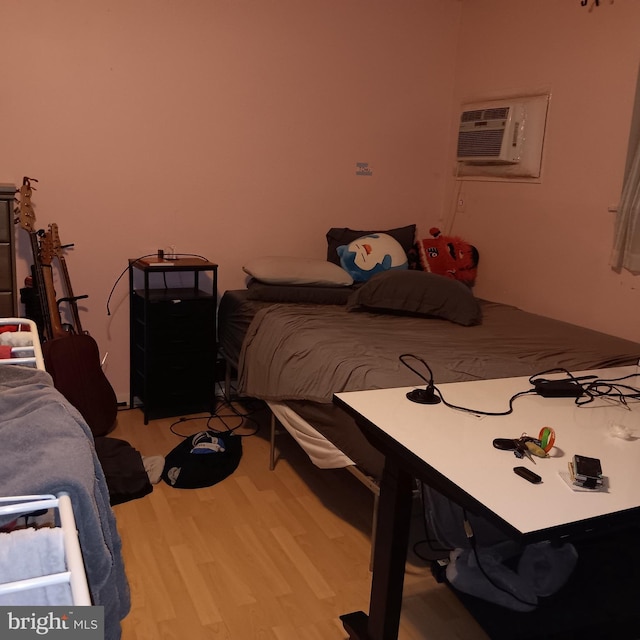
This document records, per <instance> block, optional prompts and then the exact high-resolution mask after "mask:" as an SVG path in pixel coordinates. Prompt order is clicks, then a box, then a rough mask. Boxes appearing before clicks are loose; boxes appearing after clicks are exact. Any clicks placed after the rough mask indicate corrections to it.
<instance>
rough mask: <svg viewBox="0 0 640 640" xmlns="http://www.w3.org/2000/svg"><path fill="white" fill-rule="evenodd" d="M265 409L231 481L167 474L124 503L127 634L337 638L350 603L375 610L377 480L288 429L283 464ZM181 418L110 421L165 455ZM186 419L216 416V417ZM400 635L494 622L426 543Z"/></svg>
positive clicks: (467, 631) (198, 424)
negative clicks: (471, 609) (197, 481)
mask: <svg viewBox="0 0 640 640" xmlns="http://www.w3.org/2000/svg"><path fill="white" fill-rule="evenodd" d="M225 413H226V412H225ZM256 417H257V418H258V420H259V422H260V423H261V424H262V427H261V429H260V430H259V432H258V434H257V435H255V436H252V437H245V438H244V439H243V458H242V460H241V462H240V465H239V467H238V469H237V470H236V471H235V472H234V473H233V474H232V475H231V476H229V477H228V478H227V479H225V480H224V481H222V482H221V483H219V484H216V485H214V486H212V487H208V488H204V489H186V490H185V489H174V488H171V487H170V486H169V485H167V484H165V483H164V482H162V481H161V482H160V483H159V484H157V485H155V486H154V490H153V492H152V493H151V494H149V495H148V496H145V497H144V498H141V499H139V500H133V501H131V502H127V503H124V504H121V505H117V506H116V507H114V511H115V513H116V518H117V521H118V529H119V531H120V535H121V537H122V541H123V548H124V558H125V565H126V571H127V575H128V578H129V582H130V586H131V599H132V608H131V613H130V614H129V615H128V616H127V618H126V619H125V620H124V622H123V640H143V639H144V640H151V639H153V640H158V639H167V640H169V639H174V638H175V639H176V640H184V639H185V638H188V639H189V640H201V639H202V640H204V639H205V638H206V639H221V640H222V639H224V640H245V639H246V640H252V639H254V638H255V639H259V640H332V639H334V638H335V639H340V638H346V634H345V632H344V630H343V628H342V625H341V623H340V620H339V616H340V615H341V614H343V613H348V612H351V611H356V610H364V611H367V610H368V597H369V588H370V580H371V574H370V572H369V553H370V532H371V517H372V505H373V497H372V494H371V493H370V491H369V490H368V489H366V488H365V487H364V486H363V485H362V484H361V483H360V482H358V480H356V479H355V478H354V477H353V476H352V475H351V474H350V473H348V472H347V471H345V470H320V469H318V468H316V467H315V466H314V465H313V464H312V463H311V462H310V461H309V459H308V458H307V457H306V455H305V454H304V453H303V452H302V450H301V449H300V448H299V446H298V445H297V444H296V443H295V441H294V440H292V439H291V438H290V436H289V435H288V434H286V432H285V433H284V434H282V435H281V436H279V438H278V444H279V448H280V451H281V457H280V459H279V461H278V464H277V466H276V469H275V470H274V471H270V470H269V468H268V452H269V442H268V417H267V412H266V411H264V410H262V411H259V412H258V413H257V414H256ZM175 420H176V419H163V420H154V421H151V422H150V423H149V424H148V425H144V424H143V419H142V413H141V412H140V411H139V410H137V409H134V410H124V411H121V412H120V413H119V416H118V425H117V427H116V429H115V430H114V431H113V432H112V433H111V434H109V435H110V436H112V437H115V438H121V439H123V440H127V441H128V442H129V443H130V444H131V445H133V446H134V447H135V448H136V449H138V451H140V453H141V454H142V455H143V456H153V455H163V456H164V455H166V454H167V453H168V452H169V451H170V450H171V449H172V448H173V447H175V446H176V445H177V444H179V443H180V442H181V441H182V439H181V438H180V437H178V436H176V435H174V434H173V433H172V432H171V431H170V426H171V425H172V424H173V423H174V422H175ZM226 422H227V423H228V424H229V426H231V427H234V426H236V425H237V424H239V422H240V421H239V419H227V420H226ZM174 428H175V429H176V430H178V431H179V432H180V433H182V434H183V435H191V434H193V433H195V432H197V431H201V430H203V429H206V428H208V427H207V421H206V418H202V419H198V420H183V421H182V422H179V423H178V424H177V425H176V426H175V427H174ZM209 428H213V429H224V428H225V427H224V426H223V425H222V424H221V423H220V422H218V421H217V420H214V421H211V422H209ZM243 429H244V428H243ZM244 432H248V431H247V430H246V429H245V431H244ZM415 525H416V527H415V528H416V533H415V535H414V538H415V539H416V540H417V539H418V538H419V537H420V536H421V535H422V531H421V525H420V520H419V518H416V522H415ZM400 638H402V639H403V640H413V639H425V638H428V639H430V640H487V638H488V636H487V635H486V634H484V633H483V631H482V630H481V629H480V628H479V626H478V625H477V624H476V623H475V621H474V620H473V619H472V618H471V617H470V616H469V614H468V613H467V612H466V611H465V609H464V608H463V607H462V606H461V605H460V604H459V603H458V602H457V600H456V598H455V597H454V596H453V594H452V593H451V592H450V591H449V589H448V588H447V587H445V586H443V585H441V584H438V583H437V582H436V581H435V580H434V579H433V577H432V576H431V573H430V570H429V567H428V566H426V564H425V563H424V562H422V561H420V560H419V559H417V557H416V556H414V555H413V554H412V556H411V558H410V559H409V561H408V563H407V574H406V579H405V590H404V605H403V614H402V621H401V630H400Z"/></svg>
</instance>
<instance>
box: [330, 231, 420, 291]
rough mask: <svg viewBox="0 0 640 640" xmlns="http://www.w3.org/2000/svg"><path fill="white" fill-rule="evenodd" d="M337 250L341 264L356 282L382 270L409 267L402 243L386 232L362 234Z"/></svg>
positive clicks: (362, 280)
mask: <svg viewBox="0 0 640 640" xmlns="http://www.w3.org/2000/svg"><path fill="white" fill-rule="evenodd" d="M337 252H338V256H340V265H341V266H342V268H343V269H344V270H345V271H346V272H347V273H348V274H349V275H350V276H351V277H352V278H353V279H354V280H355V281H356V282H364V281H365V280H368V279H369V278H371V276H373V275H374V274H376V273H380V272H381V271H388V270H389V269H408V268H409V262H408V260H407V254H406V253H405V252H404V249H403V248H402V245H401V244H400V243H399V242H398V241H397V240H396V239H395V238H393V237H391V236H390V235H388V234H386V233H372V234H370V235H367V236H362V237H361V238H358V239H357V240H354V241H353V242H351V243H349V244H343V245H341V246H339V247H338V249H337Z"/></svg>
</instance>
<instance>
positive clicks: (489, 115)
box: [483, 107, 509, 120]
mask: <svg viewBox="0 0 640 640" xmlns="http://www.w3.org/2000/svg"><path fill="white" fill-rule="evenodd" d="M483 113H484V115H483V119H484V120H500V119H501V118H506V117H507V116H508V115H509V107H499V108H497V109H485V110H484V112H483Z"/></svg>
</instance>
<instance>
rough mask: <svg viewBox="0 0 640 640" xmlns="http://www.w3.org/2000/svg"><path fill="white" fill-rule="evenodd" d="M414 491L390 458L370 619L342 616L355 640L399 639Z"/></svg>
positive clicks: (360, 614)
mask: <svg viewBox="0 0 640 640" xmlns="http://www.w3.org/2000/svg"><path fill="white" fill-rule="evenodd" d="M412 489H413V477H412V476H411V475H410V474H409V473H407V472H406V471H405V470H404V469H403V468H402V467H401V466H400V465H399V464H398V463H397V462H395V461H394V460H393V459H392V458H391V457H387V459H386V462H385V467H384V472H383V474H382V480H381V483H380V505H379V508H378V522H377V525H376V546H375V549H374V554H373V580H372V583H371V598H370V601H369V616H368V618H367V616H365V614H364V613H363V612H361V611H358V612H355V613H350V614H347V615H344V616H341V620H342V623H343V626H344V628H345V630H346V631H347V633H349V638H351V639H352V640H394V639H395V638H397V637H398V628H399V626H400V612H401V609H402V589H403V586H404V570H405V564H406V561H407V548H408V544H409V527H410V524H411V495H412Z"/></svg>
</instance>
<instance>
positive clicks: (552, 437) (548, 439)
mask: <svg viewBox="0 0 640 640" xmlns="http://www.w3.org/2000/svg"><path fill="white" fill-rule="evenodd" d="M538 440H540V446H541V447H542V448H543V449H544V450H545V451H546V452H547V453H549V451H550V450H551V448H552V447H553V444H554V443H555V441H556V432H555V431H554V430H553V429H552V428H551V427H542V429H540V433H539V434H538Z"/></svg>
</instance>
